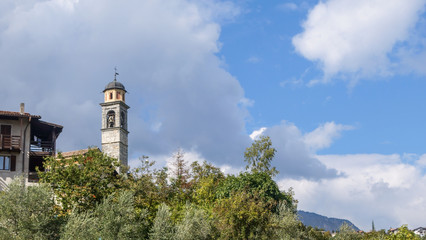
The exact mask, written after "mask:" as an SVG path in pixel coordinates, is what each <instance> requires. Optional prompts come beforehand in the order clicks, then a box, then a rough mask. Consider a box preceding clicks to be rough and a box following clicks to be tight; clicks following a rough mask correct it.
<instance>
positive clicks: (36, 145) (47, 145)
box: [30, 141, 54, 153]
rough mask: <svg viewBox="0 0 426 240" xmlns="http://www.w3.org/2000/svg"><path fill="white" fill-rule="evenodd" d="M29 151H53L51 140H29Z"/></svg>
mask: <svg viewBox="0 0 426 240" xmlns="http://www.w3.org/2000/svg"><path fill="white" fill-rule="evenodd" d="M30 151H31V152H50V153H51V152H53V151H54V148H53V142H51V141H31V146H30Z"/></svg>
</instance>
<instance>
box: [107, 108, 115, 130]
mask: <svg viewBox="0 0 426 240" xmlns="http://www.w3.org/2000/svg"><path fill="white" fill-rule="evenodd" d="M106 120H107V127H109V128H111V127H114V126H115V112H114V111H109V112H108V113H107V119H106Z"/></svg>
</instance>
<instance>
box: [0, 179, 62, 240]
mask: <svg viewBox="0 0 426 240" xmlns="http://www.w3.org/2000/svg"><path fill="white" fill-rule="evenodd" d="M0 203H1V204H0V238H1V239H58V238H59V234H58V233H59V228H60V226H61V223H62V220H63V219H62V218H59V217H57V216H55V213H54V212H55V203H54V200H53V192H52V191H51V190H50V188H49V186H46V185H44V184H41V185H36V186H28V187H25V186H24V185H23V179H22V178H16V179H14V181H13V182H12V183H11V184H10V185H9V189H8V190H6V191H5V192H3V193H2V194H0Z"/></svg>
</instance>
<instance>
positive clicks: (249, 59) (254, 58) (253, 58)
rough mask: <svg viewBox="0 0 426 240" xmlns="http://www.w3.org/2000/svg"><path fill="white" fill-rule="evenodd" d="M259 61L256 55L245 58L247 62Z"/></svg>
mask: <svg viewBox="0 0 426 240" xmlns="http://www.w3.org/2000/svg"><path fill="white" fill-rule="evenodd" d="M260 61H261V59H260V58H258V57H255V56H251V57H249V58H248V59H247V62H249V63H258V62H260Z"/></svg>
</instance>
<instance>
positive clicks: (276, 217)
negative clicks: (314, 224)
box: [270, 202, 306, 240]
mask: <svg viewBox="0 0 426 240" xmlns="http://www.w3.org/2000/svg"><path fill="white" fill-rule="evenodd" d="M270 231H271V233H270V236H272V238H271V239H280V240H287V239H288V240H290V239H306V238H305V237H304V232H303V229H302V223H301V222H300V221H299V219H298V217H297V213H296V212H295V211H294V209H293V208H290V207H288V205H287V204H286V203H285V202H280V204H279V205H278V210H277V212H276V213H275V214H273V216H272V217H271V224H270Z"/></svg>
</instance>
